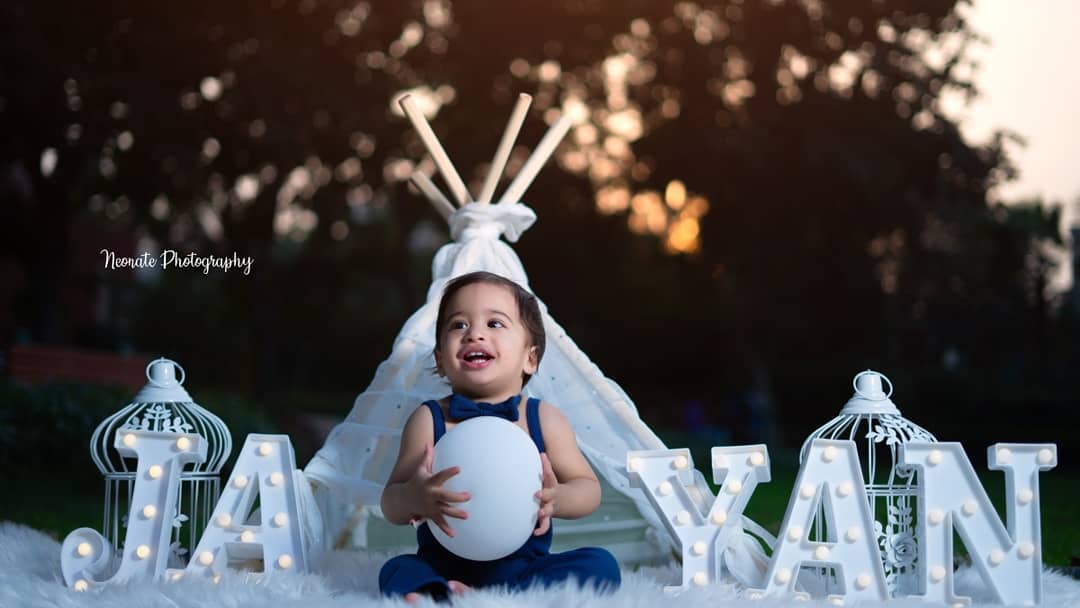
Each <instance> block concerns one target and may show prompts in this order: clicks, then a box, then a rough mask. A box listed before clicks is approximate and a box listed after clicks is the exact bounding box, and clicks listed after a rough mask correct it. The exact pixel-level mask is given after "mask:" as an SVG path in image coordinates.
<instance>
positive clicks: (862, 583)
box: [855, 572, 873, 590]
mask: <svg viewBox="0 0 1080 608" xmlns="http://www.w3.org/2000/svg"><path fill="white" fill-rule="evenodd" d="M871 582H873V579H872V578H870V575H869V574H867V573H865V572H863V573H862V574H860V575H859V576H856V577H855V588H856V589H859V590H862V589H866V588H867V587H869V586H870V583H871Z"/></svg>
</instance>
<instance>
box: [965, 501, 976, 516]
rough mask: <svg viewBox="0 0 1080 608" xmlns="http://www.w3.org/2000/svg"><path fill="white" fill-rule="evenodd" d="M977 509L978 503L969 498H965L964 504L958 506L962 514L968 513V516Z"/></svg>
mask: <svg viewBox="0 0 1080 608" xmlns="http://www.w3.org/2000/svg"><path fill="white" fill-rule="evenodd" d="M978 510H979V505H978V503H976V502H975V501H974V500H970V499H969V500H965V501H964V505H963V506H962V507H960V511H961V512H963V514H964V515H968V516H971V515H974V514H975V512H976V511H978Z"/></svg>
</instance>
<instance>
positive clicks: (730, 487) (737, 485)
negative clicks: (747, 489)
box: [724, 479, 742, 494]
mask: <svg viewBox="0 0 1080 608" xmlns="http://www.w3.org/2000/svg"><path fill="white" fill-rule="evenodd" d="M724 487H725V488H726V489H727V493H728V494H738V493H739V492H742V482H741V481H739V480H738V479H732V480H730V481H728V482H727V483H726V484H724Z"/></svg>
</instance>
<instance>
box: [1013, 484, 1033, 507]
mask: <svg viewBox="0 0 1080 608" xmlns="http://www.w3.org/2000/svg"><path fill="white" fill-rule="evenodd" d="M1034 498H1035V493H1034V492H1032V491H1031V488H1024V489H1023V490H1020V491H1019V492H1017V493H1016V500H1017V501H1019V502H1020V504H1022V505H1026V504H1028V503H1029V502H1031V501H1032V500H1033V499H1034Z"/></svg>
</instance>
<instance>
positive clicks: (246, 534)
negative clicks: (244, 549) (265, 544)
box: [240, 530, 255, 543]
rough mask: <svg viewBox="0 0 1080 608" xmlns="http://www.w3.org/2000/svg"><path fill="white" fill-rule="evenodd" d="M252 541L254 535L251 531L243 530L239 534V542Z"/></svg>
mask: <svg viewBox="0 0 1080 608" xmlns="http://www.w3.org/2000/svg"><path fill="white" fill-rule="evenodd" d="M253 540H255V533H254V532H252V531H251V530H244V531H243V532H241V533H240V542H242V543H250V542H251V541H253Z"/></svg>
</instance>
